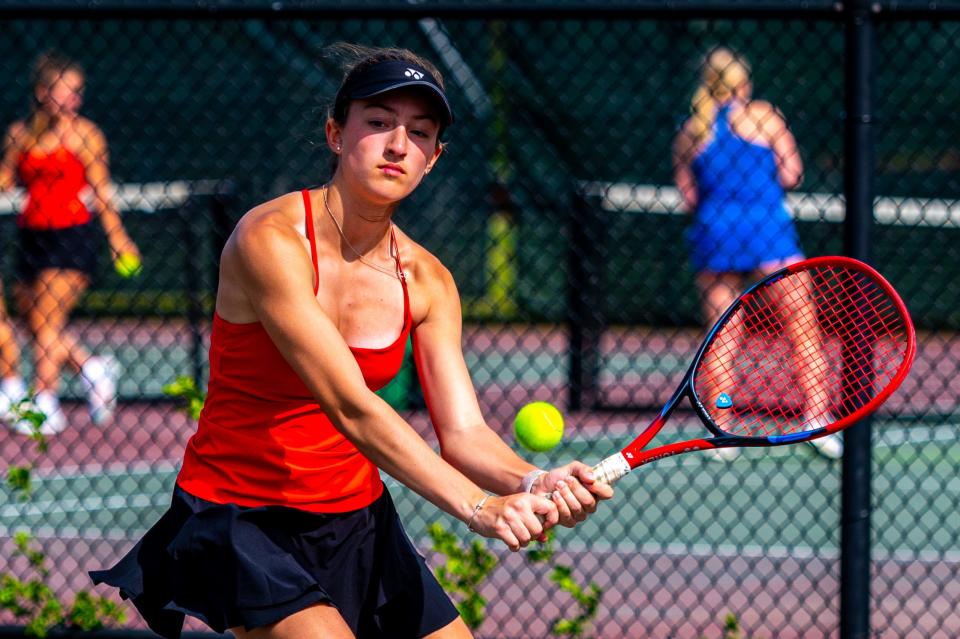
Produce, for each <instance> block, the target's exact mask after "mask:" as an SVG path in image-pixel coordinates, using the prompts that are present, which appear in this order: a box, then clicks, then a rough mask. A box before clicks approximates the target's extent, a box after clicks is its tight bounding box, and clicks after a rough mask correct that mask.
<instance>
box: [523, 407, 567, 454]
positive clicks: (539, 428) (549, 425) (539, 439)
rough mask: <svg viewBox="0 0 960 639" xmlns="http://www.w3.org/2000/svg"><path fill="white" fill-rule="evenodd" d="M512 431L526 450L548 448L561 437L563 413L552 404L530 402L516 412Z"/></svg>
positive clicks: (557, 442)
mask: <svg viewBox="0 0 960 639" xmlns="http://www.w3.org/2000/svg"><path fill="white" fill-rule="evenodd" d="M513 432H514V435H516V437H517V441H518V442H520V444H521V445H522V446H523V447H524V448H527V449H528V450H532V451H536V452H542V451H545V450H550V449H551V448H553V447H554V446H556V445H557V444H559V443H560V440H561V439H562V438H563V415H561V414H560V411H558V410H557V409H556V408H555V407H554V406H553V404H548V403H547V402H532V403H530V404H527V405H526V406H524V407H523V408H521V409H520V412H519V413H517V416H516V418H515V419H514V420H513Z"/></svg>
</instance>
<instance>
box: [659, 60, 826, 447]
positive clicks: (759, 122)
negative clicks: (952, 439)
mask: <svg viewBox="0 0 960 639" xmlns="http://www.w3.org/2000/svg"><path fill="white" fill-rule="evenodd" d="M701 74H702V78H701V84H700V86H699V87H697V90H696V91H695V93H694V96H693V101H692V103H691V115H690V117H689V118H688V119H687V120H686V122H684V124H683V127H682V128H681V130H680V132H679V133H678V134H677V136H676V139H675V140H674V145H673V164H674V177H675V181H676V184H677V188H678V189H679V190H680V193H681V195H682V196H683V201H684V204H685V205H686V207H687V210H688V211H689V212H690V213H691V214H693V223H692V225H691V227H690V231H689V239H690V247H691V258H692V262H693V266H694V269H695V270H696V272H697V285H698V287H699V288H700V293H701V298H702V301H703V315H704V320H705V323H706V325H707V326H713V325H714V324H715V323H716V321H717V320H718V319H719V318H720V314H721V313H723V311H724V310H726V308H727V307H728V306H730V304H732V303H733V301H734V300H735V299H736V298H737V296H738V295H739V294H740V291H741V290H742V288H743V287H744V283H745V280H746V278H747V277H762V276H765V275H769V274H770V273H773V272H774V271H776V270H778V269H780V268H783V267H784V266H787V265H789V264H794V263H796V262H799V261H800V260H802V259H803V258H804V255H803V251H802V249H801V248H800V242H799V238H798V237H797V231H796V229H795V228H794V226H793V220H792V219H790V215H789V214H788V212H787V209H786V206H785V205H784V190H785V189H793V188H796V187H797V186H799V184H800V182H801V180H802V178H803V162H802V161H801V159H800V153H799V151H798V150H797V143H796V140H795V139H794V137H793V134H792V133H791V132H790V129H789V128H788V127H787V124H786V121H785V120H784V118H783V115H782V114H781V113H780V111H779V109H777V108H776V107H774V106H773V105H772V104H770V103H769V102H765V101H762V100H754V99H752V93H753V83H752V82H751V80H750V67H749V65H748V64H747V62H746V60H745V59H744V58H743V57H742V56H741V55H739V54H737V53H735V52H734V51H731V50H730V49H727V48H725V47H717V48H716V49H713V50H712V51H710V53H709V54H708V55H707V57H706V60H705V62H704V64H703V68H702V72H701ZM815 377H817V373H816V372H815V371H814V372H811V374H810V375H809V376H804V379H801V385H803V386H804V391H805V393H806V395H807V397H808V398H812V397H813V396H815V395H819V394H821V393H823V392H824V391H823V389H821V388H820V381H819V380H817V379H814V378H815ZM810 443H811V445H813V446H814V447H815V448H816V449H817V450H818V451H819V452H820V453H821V454H822V455H824V456H825V457H828V458H831V459H836V458H839V457H840V456H841V454H842V453H843V444H842V440H841V439H840V438H839V437H838V436H836V435H828V436H826V437H821V438H819V439H814V440H812V441H811V442H810ZM739 452H740V449H738V448H718V449H716V450H715V451H711V454H713V455H714V456H715V457H717V458H718V459H732V458H734V457H736V456H737V455H739Z"/></svg>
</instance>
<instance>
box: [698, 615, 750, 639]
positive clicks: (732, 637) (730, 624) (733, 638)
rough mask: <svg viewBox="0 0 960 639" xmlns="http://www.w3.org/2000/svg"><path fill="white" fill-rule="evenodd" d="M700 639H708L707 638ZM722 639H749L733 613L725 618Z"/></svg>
mask: <svg viewBox="0 0 960 639" xmlns="http://www.w3.org/2000/svg"><path fill="white" fill-rule="evenodd" d="M700 639H706V637H701V638H700ZM720 639H749V638H748V637H746V636H744V635H743V634H742V631H741V629H740V622H739V621H738V620H737V616H736V615H735V614H733V613H732V612H728V613H727V616H726V617H724V618H723V634H722V635H721V636H720Z"/></svg>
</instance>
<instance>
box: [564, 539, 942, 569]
mask: <svg viewBox="0 0 960 639" xmlns="http://www.w3.org/2000/svg"><path fill="white" fill-rule="evenodd" d="M563 550H564V551H569V552H578V553H580V552H600V553H608V554H610V553H616V554H623V555H636V554H648V555H655V556H658V555H666V556H673V557H702V558H710V557H721V558H725V559H736V558H741V557H745V558H749V559H764V558H771V559H821V560H824V561H833V560H836V559H839V557H840V550H839V548H837V547H835V546H825V547H821V548H813V547H811V546H784V545H779V544H773V545H770V546H760V545H757V544H748V545H742V546H741V545H736V544H716V545H713V544H682V543H669V544H658V543H642V544H631V543H630V542H620V543H617V544H609V543H606V542H603V541H597V542H591V543H589V544H587V543H585V542H583V541H579V540H571V541H564V543H563ZM871 556H872V559H873V561H879V562H886V561H894V562H902V563H932V564H944V563H946V564H960V551H952V550H951V551H945V552H937V551H930V550H920V551H915V550H906V549H897V550H893V551H889V550H880V549H874V550H873V552H872V553H871Z"/></svg>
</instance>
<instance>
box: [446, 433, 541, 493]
mask: <svg viewBox="0 0 960 639" xmlns="http://www.w3.org/2000/svg"><path fill="white" fill-rule="evenodd" d="M477 451H482V453H478V452H477ZM442 454H443V458H444V459H445V460H447V461H448V462H449V463H450V465H452V466H453V467H454V468H456V469H457V470H459V471H460V472H461V473H463V474H464V475H466V476H467V477H469V478H470V479H471V480H473V481H475V482H476V483H477V484H478V485H480V486H482V487H483V488H484V489H486V490H489V491H491V492H494V493H496V494H498V495H509V494H511V493H516V492H520V490H521V489H520V482H521V481H522V480H523V478H524V477H525V476H526V475H527V473H529V472H530V471H531V470H534V469H535V468H536V466H534V465H533V464H531V463H529V462H527V461H525V460H524V459H522V458H521V457H519V456H518V455H517V454H516V453H515V452H514V451H513V449H512V448H510V447H509V446H508V445H507V444H506V442H504V441H503V439H502V438H501V437H500V436H499V435H497V434H496V433H495V432H494V431H493V430H491V429H490V428H489V427H488V426H487V425H486V424H478V425H476V426H473V427H470V428H466V429H458V430H454V431H451V432H444V433H443V437H442Z"/></svg>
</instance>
